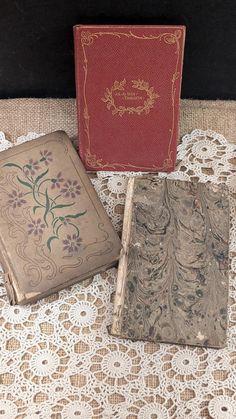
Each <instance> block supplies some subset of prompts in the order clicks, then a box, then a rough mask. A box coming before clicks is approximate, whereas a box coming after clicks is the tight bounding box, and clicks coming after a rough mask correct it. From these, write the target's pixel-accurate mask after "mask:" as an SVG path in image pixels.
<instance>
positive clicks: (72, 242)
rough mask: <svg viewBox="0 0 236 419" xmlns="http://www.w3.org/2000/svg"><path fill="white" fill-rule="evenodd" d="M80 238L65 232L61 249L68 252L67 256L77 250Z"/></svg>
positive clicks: (80, 241)
mask: <svg viewBox="0 0 236 419" xmlns="http://www.w3.org/2000/svg"><path fill="white" fill-rule="evenodd" d="M81 243H82V239H81V238H80V237H79V236H78V235H77V234H72V235H71V234H67V236H66V239H64V240H63V245H64V247H63V250H64V251H65V252H67V253H68V255H69V256H73V254H75V253H77V252H78V251H79V247H80V246H81Z"/></svg>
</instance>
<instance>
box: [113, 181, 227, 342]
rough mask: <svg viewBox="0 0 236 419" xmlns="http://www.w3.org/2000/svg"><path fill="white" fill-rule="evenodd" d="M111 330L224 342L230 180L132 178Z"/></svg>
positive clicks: (156, 339)
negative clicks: (227, 183)
mask: <svg viewBox="0 0 236 419" xmlns="http://www.w3.org/2000/svg"><path fill="white" fill-rule="evenodd" d="M122 241H123V246H124V252H123V253H122V256H121V259H120V262H119V269H118V281H117V290H116V296H115V304H114V316H113V324H112V329H111V333H112V334H114V335H117V336H120V337H123V338H130V339H134V340H139V339H141V340H148V341H153V342H159V341H160V342H170V343H180V344H189V345H197V346H210V347H215V348H218V347H223V346H224V345H225V343H226V329H227V302H228V285H229V284H228V245H229V201H228V191H227V188H226V187H225V186H224V185H213V184H209V183H207V184H203V183H197V182H195V183H193V182H187V181H179V180H167V179H162V180H161V179H158V178H154V177H153V178H151V177H149V178H135V179H134V178H133V179H131V180H130V181H129V185H128V193H127V202H126V208H125V219H124V229H123V237H122Z"/></svg>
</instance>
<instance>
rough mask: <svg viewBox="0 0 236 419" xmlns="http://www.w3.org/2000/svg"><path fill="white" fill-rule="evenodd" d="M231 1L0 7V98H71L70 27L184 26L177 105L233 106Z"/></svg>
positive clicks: (235, 57) (235, 58)
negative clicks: (221, 102)
mask: <svg viewBox="0 0 236 419" xmlns="http://www.w3.org/2000/svg"><path fill="white" fill-rule="evenodd" d="M235 12H236V1H235V0H192V1H191V0H162V1H160V0H136V1H135V2H132V1H129V0H97V1H84V0H41V1H40V0H37V1H36V0H0V97H1V98H8V97H10V98H14V97H75V82H74V56H73V30H72V27H73V25H75V24H78V23H93V24H94V23H98V24H102V23H106V24H107V23H114V24H119V23H121V24H129V23H133V24H135V23H136V24H149V23H150V24H184V25H186V27H187V33H186V48H185V60H184V73H183V87H182V97H183V98H196V99H217V98H218V99H236V83H235V74H236V35H235V33H236V13H235Z"/></svg>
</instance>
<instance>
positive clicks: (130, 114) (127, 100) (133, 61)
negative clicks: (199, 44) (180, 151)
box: [74, 25, 185, 172]
mask: <svg viewBox="0 0 236 419" xmlns="http://www.w3.org/2000/svg"><path fill="white" fill-rule="evenodd" d="M184 41H185V27H184V26H150V25H149V26H117V25H115V26H114V25H111V26H83V25H77V26H75V27H74V42H75V67H76V90H77V109H78V124H79V153H80V157H81V159H82V161H83V163H84V164H85V166H86V168H87V169H88V170H115V171H122V170H131V171H140V170H141V171H148V172H149V171H151V172H156V171H167V172H168V171H171V170H173V168H174V167H175V161H176V143H177V139H178V120H179V99H180V90H181V79H182V65H183V52H184Z"/></svg>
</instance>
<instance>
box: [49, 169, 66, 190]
mask: <svg viewBox="0 0 236 419" xmlns="http://www.w3.org/2000/svg"><path fill="white" fill-rule="evenodd" d="M51 182H52V186H51V188H52V189H55V188H58V189H59V188H60V187H61V185H60V183H62V182H64V179H63V177H62V174H61V172H59V173H58V174H57V176H56V177H55V178H53V179H51Z"/></svg>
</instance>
